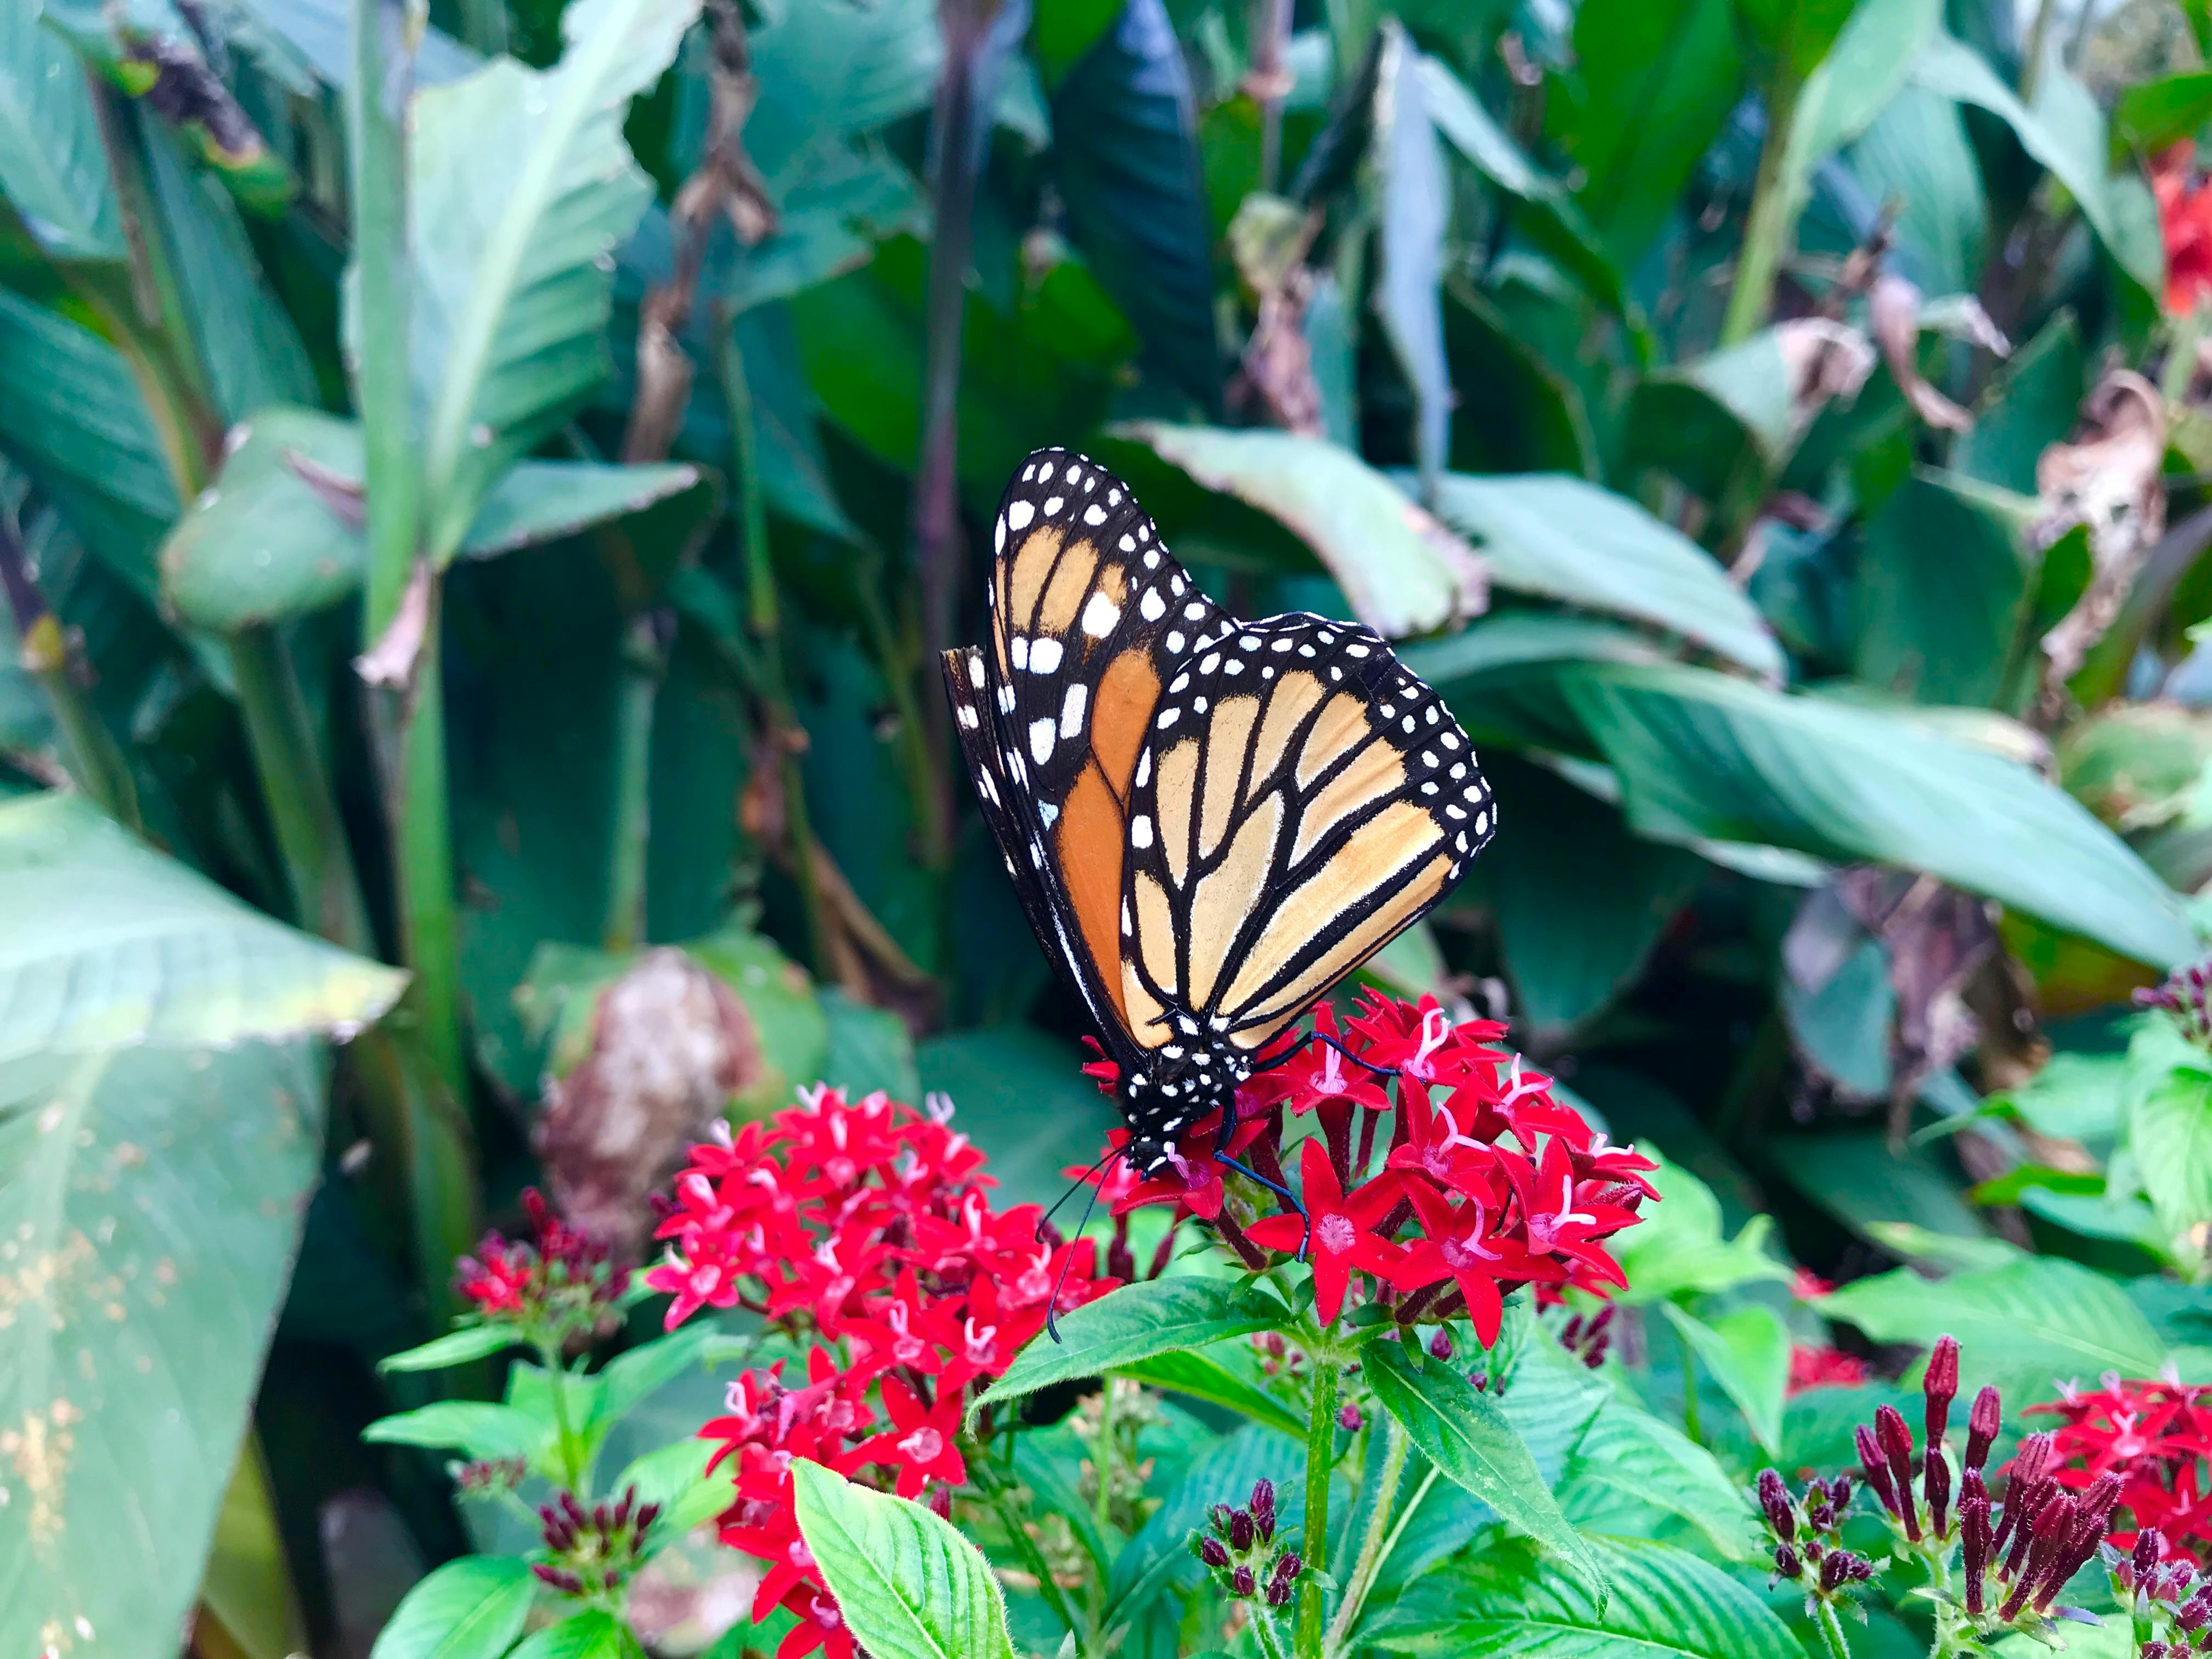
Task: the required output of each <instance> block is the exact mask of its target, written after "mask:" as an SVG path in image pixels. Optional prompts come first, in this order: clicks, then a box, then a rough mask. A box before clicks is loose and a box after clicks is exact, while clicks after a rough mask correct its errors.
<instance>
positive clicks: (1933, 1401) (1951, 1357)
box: [1920, 1334, 1959, 1457]
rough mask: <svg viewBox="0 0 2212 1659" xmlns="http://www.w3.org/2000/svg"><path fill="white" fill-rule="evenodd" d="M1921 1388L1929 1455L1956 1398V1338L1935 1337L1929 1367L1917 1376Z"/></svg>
mask: <svg viewBox="0 0 2212 1659" xmlns="http://www.w3.org/2000/svg"><path fill="white" fill-rule="evenodd" d="M1920 1391H1921V1392H1922V1393H1923V1395H1926V1396H1927V1398H1928V1415H1927V1419H1926V1420H1927V1426H1928V1450H1929V1455H1930V1456H1931V1457H1933V1455H1935V1451H1936V1447H1938V1446H1940V1445H1942V1443H1943V1431H1944V1430H1945V1429H1946V1428H1948V1426H1949V1425H1950V1422H1951V1402H1952V1401H1954V1400H1956V1399H1957V1398H1958V1397H1959V1339H1958V1338H1957V1337H1955V1336H1951V1335H1949V1334H1945V1335H1942V1336H1939V1337H1937V1338H1936V1346H1935V1347H1934V1348H1932V1349H1931V1350H1929V1354H1928V1370H1927V1372H1926V1374H1925V1375H1924V1376H1922V1378H1921V1379H1920Z"/></svg>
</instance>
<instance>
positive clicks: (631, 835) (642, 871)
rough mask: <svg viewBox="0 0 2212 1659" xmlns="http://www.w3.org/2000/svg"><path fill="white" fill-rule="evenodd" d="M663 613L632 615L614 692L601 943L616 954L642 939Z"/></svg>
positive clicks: (663, 661) (664, 663) (663, 657)
mask: <svg viewBox="0 0 2212 1659" xmlns="http://www.w3.org/2000/svg"><path fill="white" fill-rule="evenodd" d="M664 617H665V613H664V612H661V611H658V610H652V611H641V612H640V613H639V614H638V615H637V616H635V617H632V618H631V619H630V624H629V632H628V634H627V635H626V636H625V637H624V639H623V648H622V678H621V681H620V684H619V685H618V688H617V691H616V694H615V785H614V787H615V822H614V838H613V857H612V859H611V861H610V864H609V867H608V872H607V920H606V927H605V931H604V934H603V936H602V938H601V939H600V943H601V945H603V946H604V947H605V949H606V950H607V951H609V952H611V954H613V955H616V956H620V955H623V953H625V952H627V951H634V950H635V949H636V948H637V947H638V946H639V945H641V944H643V943H644V941H645V883H646V860H647V853H648V852H649V851H650V850H651V842H652V834H653V708H654V707H655V705H656V704H657V703H658V702H659V698H660V683H661V679H662V678H663V676H664V675H665V673H666V671H667V667H668V653H667V650H666V648H665V646H664V644H663V643H662V640H663V635H662V629H663V627H664V625H665V624H664ZM666 621H668V622H672V621H673V617H666Z"/></svg>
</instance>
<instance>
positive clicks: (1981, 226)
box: [1849, 86, 2033, 489]
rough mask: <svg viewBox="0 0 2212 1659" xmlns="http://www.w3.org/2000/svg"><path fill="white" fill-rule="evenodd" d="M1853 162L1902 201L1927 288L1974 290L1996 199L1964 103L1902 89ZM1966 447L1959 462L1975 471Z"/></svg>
mask: <svg viewBox="0 0 2212 1659" xmlns="http://www.w3.org/2000/svg"><path fill="white" fill-rule="evenodd" d="M1849 161H1850V172H1851V175H1852V176H1853V177H1854V178H1856V179H1858V181H1859V182H1860V183H1861V184H1863V185H1865V186H1866V190H1867V194H1868V195H1869V196H1870V197H1873V198H1874V199H1875V201H1877V202H1882V203H1893V204H1898V209H1899V211H1898V216H1897V251H1896V252H1895V254H1894V255H1893V258H1894V259H1895V261H1896V266H1897V269H1898V270H1899V272H1900V273H1901V274H1902V275H1904V276H1906V277H1908V278H1909V279H1910V280H1911V281H1912V282H1914V283H1917V284H1918V285H1919V287H1920V289H1921V291H1922V292H1923V293H1925V294H1968V293H1972V291H1973V289H1974V287H1975V285H1976V284H1977V283H1978V282H1979V281H1980V280H1981V273H1982V263H1983V259H1984V255H1985V252H1986V247H1987V244H1988V240H1989V219H1990V204H1989V197H1988V194H1987V192H1986V191H1984V189H1983V187H1982V171H1981V163H1980V162H1979V161H1978V160H1977V159H1976V158H1975V155H1974V149H1973V146H1972V144H1971V143H1969V142H1968V141H1967V138H1966V123H1965V121H1964V120H1963V119H1961V118H1960V113H1959V106H1957V105H1956V104H1954V103H1953V102H1952V101H1951V100H1949V99H1948V98H1941V97H1938V96H1937V95H1936V94H1934V93H1932V92H1929V90H1928V89H1927V88H1924V87H1912V86H1908V87H1905V88H1900V89H1899V92H1898V94H1897V95H1896V96H1895V97H1894V98H1892V99H1891V100H1889V102H1888V103H1887V105H1886V106H1883V109H1882V112H1881V114H1879V115H1877V116H1876V117H1875V118H1874V120H1873V121H1872V123H1871V124H1869V125H1868V127H1867V129H1866V131H1864V132H1863V133H1861V134H1860V135H1859V137H1858V138H1857V141H1856V142H1855V143H1853V144H1852V145H1851V147H1850V152H1849ZM2007 367H2008V368H2009V367H2010V365H2009V364H2008V365H2007ZM1962 442H1963V440H1962ZM1959 447H1960V446H1957V445H1954V447H1953V451H1952V456H1951V465H1953V466H1954V467H1957V468H1959V469H1960V470H1961V471H1968V472H1972V468H1970V467H1966V465H1964V464H1963V463H1962V462H1961V461H1960V459H1959V455H1958V450H1959ZM1993 482H1995V483H2004V484H2006V485H2007V486H2008V488H2010V489H2022V488H2032V487H2033V484H2032V481H2031V483H2030V484H2029V485H2028V486H2022V485H2020V484H2015V483H2010V481H2009V480H2007V479H2002V478H2000V479H1996V480H1993Z"/></svg>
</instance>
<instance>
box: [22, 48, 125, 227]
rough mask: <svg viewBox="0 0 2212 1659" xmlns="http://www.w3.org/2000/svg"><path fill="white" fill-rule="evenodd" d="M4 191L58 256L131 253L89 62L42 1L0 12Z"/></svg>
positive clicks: (23, 217) (25, 219) (29, 225)
mask: <svg viewBox="0 0 2212 1659" xmlns="http://www.w3.org/2000/svg"><path fill="white" fill-rule="evenodd" d="M0 197H6V198H7V203H8V205H9V206H10V207H12V208H14V209H15V212H16V214H17V216H19V217H20V218H21V220H22V221H23V228H25V229H26V230H27V231H29V232H30V233H31V234H32V236H33V238H34V239H35V240H37V242H38V243H39V245H40V246H41V247H43V248H44V249H45V250H46V252H48V253H49V254H51V255H52V257H53V258H57V259H98V260H103V261H109V262H114V261H119V260H121V259H122V258H124V257H125V246H124V241H123V222H122V218H121V216H120V215H119V213H118V210H117V208H116V204H115V188H114V186H113V185H112V184H111V183H110V182H109V180H108V175H107V153H106V150H105V149H103V148H102V147H101V145H100V118H99V116H98V114H97V113H96V112H95V111H94V107H93V102H92V94H91V91H90V89H89V88H88V87H87V86H86V84H85V78H84V64H83V62H82V60H81V59H80V58H78V57H77V55H76V53H75V52H72V51H70V48H69V46H67V44H66V43H64V40H62V37H61V36H60V35H59V34H58V33H56V32H55V31H54V30H52V29H50V28H47V27H45V26H44V25H42V24H41V23H40V21H39V8H38V7H37V5H35V4H24V5H13V6H9V7H8V8H7V9H6V14H5V15H0Z"/></svg>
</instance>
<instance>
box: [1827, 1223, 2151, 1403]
mask: <svg viewBox="0 0 2212 1659" xmlns="http://www.w3.org/2000/svg"><path fill="white" fill-rule="evenodd" d="M1816 1305H1817V1306H1818V1307H1819V1309H1820V1312H1821V1313H1822V1314H1824V1315H1826V1316H1827V1317H1828V1318H1831V1319H1843V1320H1848V1321H1849V1322H1850V1323H1852V1324H1854V1325H1856V1326H1857V1327H1858V1328H1860V1329H1861V1330H1863V1331H1864V1332H1865V1333H1866V1334H1868V1335H1869V1336H1870V1337H1872V1338H1873V1339H1874V1340H1875V1341H1877V1342H1917V1343H1919V1344H1921V1345H1923V1346H1930V1345H1932V1344H1933V1343H1934V1342H1935V1340H1936V1338H1937V1337H1938V1336H1941V1335H1942V1334H1944V1333H1946V1332H1948V1333H1950V1334H1952V1335H1954V1336H1955V1337H1957V1338H1958V1339H1959V1353H1960V1376H1961V1379H1962V1381H1961V1383H1960V1386H1961V1388H1962V1389H1966V1390H1967V1391H1968V1392H1971V1391H1972V1389H1975V1388H1977V1387H1978V1386H1979V1385H1980V1384H1981V1383H1998V1384H1999V1385H2001V1386H2002V1387H2003V1388H2004V1389H2005V1397H2006V1398H2007V1399H2008V1400H2009V1401H2019V1402H2021V1403H2026V1402H2027V1401H2033V1400H2044V1399H2048V1398H2050V1397H2051V1395H2052V1393H2053V1392H2054V1389H2053V1379H2054V1378H2064V1377H2081V1376H2098V1375H2100V1373H2102V1372H2105V1371H2108V1370H2116V1371H2118V1372H2119V1373H2120V1375H2121V1376H2155V1375H2156V1374H2157V1371H2158V1368H2159V1366H2160V1364H2162V1363H2164V1360H2165V1357H2166V1356H2165V1351H2164V1346H2163V1345H2162V1344H2161V1343H2160V1341H2159V1340H2158V1337H2157V1335H2156V1334H2155V1333H2154V1332H2153V1331H2152V1329H2151V1328H2150V1324H2149V1322H2148V1321H2147V1320H2146V1319H2144V1317H2143V1316H2142V1313H2141V1312H2140V1311H2139V1310H2137V1309H2136V1305H2135V1304H2134V1303H2132V1302H2130V1300H2129V1299H2128V1296H2127V1293H2126V1292H2125V1291H2123V1290H2122V1289H2121V1288H2120V1287H2119V1286H2118V1285H2115V1284H2114V1283H2113V1282H2112V1280H2111V1279H2106V1278H2105V1277H2104V1276H2103V1275H2102V1274H2101V1273H2094V1272H2093V1271H2091V1270H2090V1269H2089V1268H2087V1267H2081V1265H2079V1264H2078V1263H2075V1262H2072V1261H2064V1260H2062V1259H2060V1258H2058V1257H2056V1256H2028V1257H2023V1258H2022V1259H2021V1260H2019V1261H2015V1262H2012V1263H2011V1264H2009V1265H2008V1266H2006V1267H1991V1268H1988V1269H1985V1270H1983V1271H1981V1272H1978V1273H1953V1274H1951V1275H1950V1276H1948V1278H1944V1279H1936V1280H1935V1281H1933V1282H1932V1283H1931V1282H1930V1281H1929V1280H1927V1279H1923V1278H1921V1277H1920V1276H1919V1275H1918V1274H1917V1273H1914V1272H1913V1271H1912V1270H1911V1268H1909V1267H1900V1268H1899V1269H1897V1270H1896V1271H1895V1272H1893V1273H1882V1274H1880V1275H1878V1276H1876V1277H1875V1278H1871V1279H1855V1280H1853V1281H1852V1282H1851V1283H1850V1284H1849V1285H1845V1286H1844V1288H1843V1289H1841V1290H1839V1291H1836V1292H1834V1293H1833V1294H1832V1295H1830V1296H1826V1297H1822V1298H1821V1299H1820V1302H1819V1303H1818V1304H1816ZM1969 1374H1971V1375H1969Z"/></svg>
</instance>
